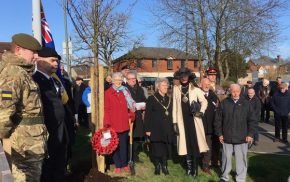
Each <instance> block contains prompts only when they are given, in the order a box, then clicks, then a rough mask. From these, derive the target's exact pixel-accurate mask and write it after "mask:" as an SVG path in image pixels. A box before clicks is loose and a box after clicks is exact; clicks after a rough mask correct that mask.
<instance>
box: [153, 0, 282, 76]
mask: <svg viewBox="0 0 290 182" xmlns="http://www.w3.org/2000/svg"><path fill="white" fill-rule="evenodd" d="M157 4H158V5H157V6H155V8H156V9H154V7H152V8H151V11H152V13H153V15H155V17H156V24H157V25H158V27H159V28H160V30H161V31H162V35H161V40H163V41H164V42H166V43H171V45H174V46H178V47H179V48H181V49H183V50H184V48H186V47H188V51H189V52H191V53H195V54H197V55H198V56H200V55H202V56H203V58H206V59H207V60H208V62H209V65H210V66H212V65H213V66H216V67H217V68H218V70H219V76H220V79H221V81H224V80H227V79H228V77H229V72H230V69H229V66H228V65H229V64H228V61H229V60H228V59H227V56H221V53H222V51H224V50H231V52H233V53H239V54H240V55H242V56H244V57H246V56H249V55H253V54H256V53H259V52H260V51H262V50H265V48H266V46H268V45H269V44H273V43H275V41H276V38H277V36H278V33H279V26H278V23H277V17H278V16H279V15H280V14H281V13H283V8H285V4H286V1H285V0H175V1H173V0H157ZM157 9H158V11H157ZM223 65H226V66H225V67H224V66H223Z"/></svg>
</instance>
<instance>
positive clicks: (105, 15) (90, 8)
mask: <svg viewBox="0 0 290 182" xmlns="http://www.w3.org/2000/svg"><path fill="white" fill-rule="evenodd" d="M120 3H121V0H71V1H69V3H68V14H69V17H70V19H71V21H72V23H73V25H74V28H75V30H76V32H77V36H76V50H82V51H83V50H89V51H92V53H93V57H98V59H99V60H100V61H102V62H103V63H105V64H106V65H107V66H108V68H109V69H111V66H112V60H113V58H112V56H113V53H114V52H117V51H119V50H120V49H122V48H123V47H124V46H126V40H128V30H127V24H128V20H129V17H130V13H128V12H131V10H132V8H133V6H134V5H135V1H134V2H133V3H132V4H130V5H129V7H128V9H126V10H124V11H123V12H119V11H118V10H117V8H118V7H119V5H120ZM94 7H95V8H94ZM96 52H98V54H96Z"/></svg>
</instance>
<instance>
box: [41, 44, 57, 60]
mask: <svg viewBox="0 0 290 182" xmlns="http://www.w3.org/2000/svg"><path fill="white" fill-rule="evenodd" d="M37 53H38V56H40V57H44V58H46V57H55V58H57V59H58V60H61V57H60V55H58V54H57V52H56V51H55V49H53V48H49V47H43V48H42V49H41V50H39V51H37Z"/></svg>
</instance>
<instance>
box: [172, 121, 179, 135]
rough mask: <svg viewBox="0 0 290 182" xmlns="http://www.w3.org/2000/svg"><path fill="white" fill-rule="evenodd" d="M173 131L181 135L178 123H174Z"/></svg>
mask: <svg viewBox="0 0 290 182" xmlns="http://www.w3.org/2000/svg"><path fill="white" fill-rule="evenodd" d="M173 132H174V134H175V135H177V136H178V135H179V130H178V125H177V123H173Z"/></svg>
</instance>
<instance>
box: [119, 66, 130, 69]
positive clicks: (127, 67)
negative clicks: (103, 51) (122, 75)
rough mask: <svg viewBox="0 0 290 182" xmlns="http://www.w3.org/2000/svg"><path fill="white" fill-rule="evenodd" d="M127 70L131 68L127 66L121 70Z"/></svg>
mask: <svg viewBox="0 0 290 182" xmlns="http://www.w3.org/2000/svg"><path fill="white" fill-rule="evenodd" d="M125 69H130V67H129V66H128V65H125V66H123V67H122V68H121V70H125Z"/></svg>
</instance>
